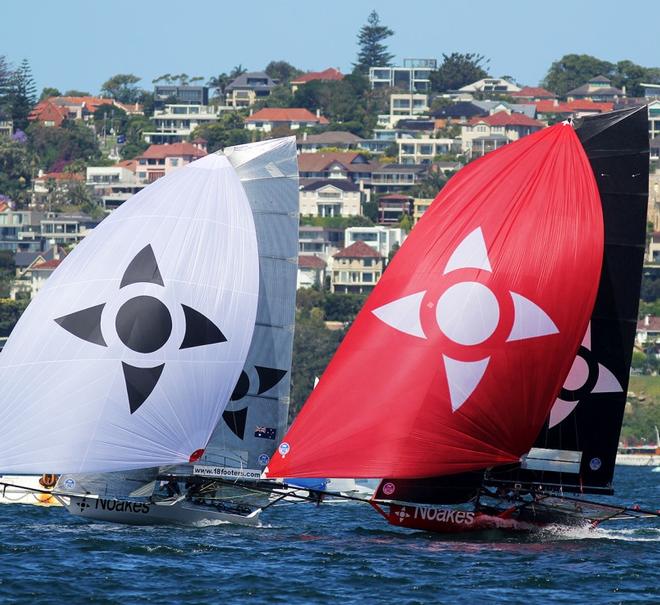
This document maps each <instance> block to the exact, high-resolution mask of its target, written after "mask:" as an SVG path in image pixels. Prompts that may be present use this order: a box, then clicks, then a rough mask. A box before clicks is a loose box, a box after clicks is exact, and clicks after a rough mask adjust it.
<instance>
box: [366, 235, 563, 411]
mask: <svg viewBox="0 0 660 605" xmlns="http://www.w3.org/2000/svg"><path fill="white" fill-rule="evenodd" d="M457 269H480V270H482V271H487V272H488V273H492V266H491V263H490V259H489V258H488V251H487V248H486V242H485V240H484V235H483V232H482V230H481V227H477V228H476V229H475V230H474V231H472V232H471V233H470V234H469V235H468V236H467V237H465V238H464V239H463V241H462V242H461V243H460V244H458V246H457V247H456V249H455V250H454V252H453V253H452V255H451V257H450V258H449V260H448V261H447V265H446V267H445V269H444V271H443V275H447V274H449V273H451V272H452V271H456V270H457ZM426 292H427V290H422V291H421V292H416V293H414V294H409V295H407V296H404V297H402V298H399V299H397V300H394V301H392V302H390V303H387V304H385V305H382V306H381V307H378V308H376V309H374V310H373V311H372V313H373V314H374V315H375V316H376V317H377V318H378V319H380V320H381V321H382V322H384V323H386V324H387V325H388V326H390V327H392V328H394V329H395V330H398V331H399V332H403V333H404V334H408V335H410V336H415V337H417V338H422V339H426V338H427V336H426V334H425V332H424V328H423V327H422V322H421V314H420V312H421V307H422V300H423V299H424V296H425V295H426ZM509 295H510V296H511V301H512V303H513V312H514V320H513V325H512V327H511V331H510V332H509V335H508V337H507V339H506V342H512V341H517V340H525V339H528V338H537V337H540V336H548V335H550V334H557V333H558V332H559V330H558V329H557V326H556V325H555V324H554V322H553V321H552V319H550V317H549V316H548V314H547V313H546V312H545V311H543V309H541V308H540V307H539V306H538V305H537V304H536V303H534V302H532V301H531V300H529V299H528V298H525V297H524V296H522V295H521V294H518V293H516V292H512V291H509ZM435 315H436V322H437V324H438V327H439V328H440V330H441V332H442V333H443V334H444V335H445V336H446V337H447V338H449V339H450V340H451V341H453V342H454V343H456V344H457V345H460V346H464V347H472V346H474V345H478V344H480V343H482V342H484V341H486V340H487V339H488V338H490V337H491V336H492V335H493V333H494V332H495V330H496V329H497V327H498V325H499V322H500V305H499V302H498V300H497V297H496V296H495V294H494V293H493V292H492V290H491V289H490V288H489V287H488V286H486V285H484V284H482V283H479V282H476V281H464V282H458V283H456V284H454V285H452V286H450V287H449V288H447V289H446V290H445V291H444V292H443V293H442V295H441V296H440V298H439V299H438V302H437V304H436V305H435ZM442 361H443V364H444V368H445V374H446V376H447V383H448V385H449V398H450V401H451V407H452V410H453V411H454V412H455V411H456V410H458V409H459V408H460V407H461V406H462V405H463V404H464V403H465V402H466V401H467V399H468V398H469V397H470V395H472V393H473V392H474V390H475V389H476V388H477V386H478V385H479V383H480V382H481V379H482V378H483V376H484V373H485V372H486V369H487V368H488V363H489V361H490V357H484V358H483V359H480V360H477V361H459V360H457V359H453V358H452V357H449V356H447V355H443V356H442Z"/></svg>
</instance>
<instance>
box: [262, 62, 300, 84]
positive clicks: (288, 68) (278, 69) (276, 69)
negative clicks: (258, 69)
mask: <svg viewBox="0 0 660 605" xmlns="http://www.w3.org/2000/svg"><path fill="white" fill-rule="evenodd" d="M265 71H266V73H267V74H268V75H269V76H270V77H271V78H272V79H273V80H277V81H278V82H279V83H280V84H283V85H287V84H289V82H291V80H293V78H295V77H296V76H298V75H300V74H301V73H302V71H300V70H299V69H298V68H297V67H294V66H293V65H291V63H287V62H286V61H271V62H270V63H269V64H268V65H266V69H265Z"/></svg>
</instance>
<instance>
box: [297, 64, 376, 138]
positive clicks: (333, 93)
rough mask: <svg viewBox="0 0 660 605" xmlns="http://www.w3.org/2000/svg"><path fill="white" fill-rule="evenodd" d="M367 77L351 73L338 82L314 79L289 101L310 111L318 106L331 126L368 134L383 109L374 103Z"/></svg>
mask: <svg viewBox="0 0 660 605" xmlns="http://www.w3.org/2000/svg"><path fill="white" fill-rule="evenodd" d="M375 99H376V97H374V95H372V91H371V90H370V88H369V82H368V80H367V78H365V77H364V76H362V75H356V74H351V75H349V76H346V77H345V78H344V79H343V80H340V81H330V82H322V81H320V80H314V81H312V82H308V83H307V84H305V85H304V86H301V87H300V88H299V89H298V90H296V93H295V95H294V96H293V101H292V104H293V106H294V107H304V108H306V109H309V110H310V111H316V110H317V109H319V110H320V111H321V114H322V115H323V116H324V117H326V118H327V119H328V120H329V121H330V127H329V128H330V129H332V130H347V131H349V132H352V133H354V134H357V135H358V136H362V137H368V136H369V135H370V133H371V131H372V130H373V128H374V126H375V125H376V120H377V117H378V113H382V110H383V109H384V108H383V106H382V104H378V103H377V102H375Z"/></svg>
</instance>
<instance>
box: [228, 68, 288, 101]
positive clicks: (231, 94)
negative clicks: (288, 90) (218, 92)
mask: <svg viewBox="0 0 660 605" xmlns="http://www.w3.org/2000/svg"><path fill="white" fill-rule="evenodd" d="M275 86H277V82H276V81H275V80H273V79H272V78H271V77H270V76H269V75H268V74H267V73H266V72H263V71H256V72H246V73H244V74H241V75H240V76H237V77H236V78H234V80H232V82H230V84H229V85H228V86H227V87H226V88H225V103H226V104H227V106H229V107H235V108H240V107H250V106H251V105H254V104H255V103H256V102H257V101H259V100H261V99H264V98H265V97H267V96H268V95H270V93H271V91H272V90H273V88H275Z"/></svg>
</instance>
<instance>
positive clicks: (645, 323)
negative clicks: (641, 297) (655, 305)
mask: <svg viewBox="0 0 660 605" xmlns="http://www.w3.org/2000/svg"><path fill="white" fill-rule="evenodd" d="M650 319H651V317H650V316H649V315H644V326H645V327H648V325H649V324H650V323H651V322H650V321H649V320H650Z"/></svg>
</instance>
